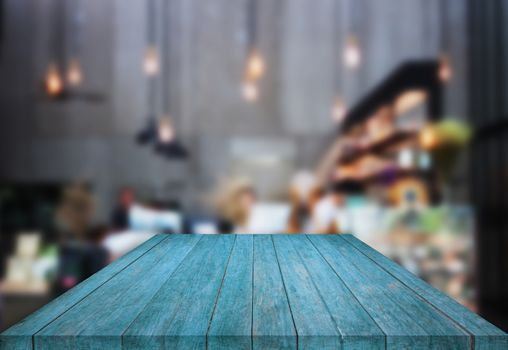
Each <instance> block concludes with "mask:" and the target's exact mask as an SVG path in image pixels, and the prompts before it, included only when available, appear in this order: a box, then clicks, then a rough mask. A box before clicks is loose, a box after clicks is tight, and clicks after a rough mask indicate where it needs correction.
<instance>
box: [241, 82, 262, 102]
mask: <svg viewBox="0 0 508 350" xmlns="http://www.w3.org/2000/svg"><path fill="white" fill-rule="evenodd" d="M242 92H243V97H244V98H245V100H247V101H248V102H254V101H257V99H258V98H259V89H258V86H257V84H256V83H255V82H254V81H251V80H247V81H245V82H244V83H243V86H242Z"/></svg>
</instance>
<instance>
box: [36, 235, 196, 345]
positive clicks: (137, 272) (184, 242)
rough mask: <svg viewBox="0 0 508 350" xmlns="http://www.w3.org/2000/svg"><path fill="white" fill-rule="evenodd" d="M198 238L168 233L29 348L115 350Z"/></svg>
mask: <svg viewBox="0 0 508 350" xmlns="http://www.w3.org/2000/svg"><path fill="white" fill-rule="evenodd" d="M200 238H201V237H197V236H189V235H169V237H168V238H167V239H165V240H163V241H161V242H160V243H159V244H158V245H156V246H155V247H154V248H153V249H152V250H151V251H150V254H145V255H144V256H142V257H141V258H140V259H138V260H136V261H135V262H134V263H133V264H131V265H130V266H129V268H127V269H125V270H123V271H122V272H121V273H119V274H117V275H116V276H115V277H113V278H112V279H110V280H109V281H108V282H106V283H105V284H103V285H102V286H101V287H100V288H98V289H97V290H95V291H94V292H92V293H90V294H89V295H88V296H87V297H86V298H84V299H83V300H81V301H80V302H79V303H78V304H76V305H75V306H74V307H72V308H71V309H69V310H68V311H66V312H65V313H64V314H63V315H61V316H60V317H59V318H57V319H56V320H54V321H53V322H51V323H50V324H49V325H48V326H46V327H44V329H42V330H41V331H40V332H38V333H37V334H36V335H35V337H34V346H35V349H37V350H39V349H55V348H70V349H80V348H87V349H88V348H97V349H101V348H102V349H115V348H116V349H119V348H121V346H122V344H121V337H120V335H121V334H122V332H123V331H124V330H125V329H127V327H128V326H129V325H130V323H131V322H132V321H133V320H134V319H135V318H136V316H137V315H139V313H140V312H141V311H142V310H143V308H144V306H145V305H146V303H147V302H148V301H149V300H150V298H151V297H152V296H153V295H155V293H156V292H157V291H158V290H159V288H160V286H161V285H162V284H163V283H164V282H165V281H166V280H167V279H168V278H169V277H170V276H171V274H172V273H173V272H174V271H175V270H176V268H177V267H178V266H179V264H180V263H181V261H182V260H183V259H184V258H185V256H186V255H187V254H188V253H189V252H190V251H191V250H192V248H193V247H194V246H195V245H196V243H197V242H198V241H199V240H200Z"/></svg>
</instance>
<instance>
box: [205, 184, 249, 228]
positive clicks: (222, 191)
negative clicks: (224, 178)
mask: <svg viewBox="0 0 508 350" xmlns="http://www.w3.org/2000/svg"><path fill="white" fill-rule="evenodd" d="M256 200H257V196H256V192H255V190H254V188H253V187H252V185H251V184H250V182H249V181H247V180H243V179H239V180H233V181H231V182H228V183H226V184H224V185H222V186H220V188H219V190H218V191H217V193H216V194H215V199H214V205H215V207H216V211H217V215H218V216H219V230H220V232H222V233H233V232H236V233H246V232H247V230H248V222H249V216H250V213H251V211H252V208H253V206H254V204H255V203H256Z"/></svg>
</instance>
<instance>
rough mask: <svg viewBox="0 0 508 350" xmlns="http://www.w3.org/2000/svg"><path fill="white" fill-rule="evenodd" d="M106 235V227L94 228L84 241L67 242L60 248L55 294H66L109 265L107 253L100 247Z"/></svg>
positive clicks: (89, 231)
mask: <svg viewBox="0 0 508 350" xmlns="http://www.w3.org/2000/svg"><path fill="white" fill-rule="evenodd" d="M107 233H108V229H107V227H106V226H102V225H99V226H95V227H93V228H92V229H90V230H88V232H87V235H86V239H85V240H84V241H77V240H74V241H68V242H66V243H65V244H64V245H62V247H60V251H59V254H58V258H59V267H58V273H57V279H56V285H55V292H56V293H57V294H61V293H64V292H66V291H67V290H69V289H71V288H72V287H74V286H75V285H77V284H78V283H80V282H82V281H84V280H85V279H87V278H88V277H90V276H91V275H93V274H94V273H96V272H97V271H99V270H100V269H102V268H103V267H105V266H106V265H107V264H108V263H109V261H110V256H109V252H108V250H107V249H106V248H104V247H102V246H101V243H102V241H103V240H104V238H105V237H106V236H107Z"/></svg>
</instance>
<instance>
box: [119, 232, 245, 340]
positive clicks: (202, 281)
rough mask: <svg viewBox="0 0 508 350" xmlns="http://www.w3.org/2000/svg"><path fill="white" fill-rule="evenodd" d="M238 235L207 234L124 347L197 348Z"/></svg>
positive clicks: (138, 320)
mask: <svg viewBox="0 0 508 350" xmlns="http://www.w3.org/2000/svg"><path fill="white" fill-rule="evenodd" d="M235 239H236V236H234V235H227V236H226V235H224V236H222V235H209V236H204V237H203V239H202V240H201V242H199V244H198V245H197V246H196V249H195V250H194V251H193V253H192V255H190V256H189V257H188V258H187V259H186V260H185V261H184V262H183V264H182V265H181V266H180V267H179V268H178V270H177V271H176V272H175V274H174V275H173V276H172V277H171V278H170V279H169V280H168V281H167V282H166V283H165V284H164V285H163V286H162V288H161V289H160V290H159V292H158V293H157V294H156V295H155V296H154V297H153V299H152V300H151V301H150V302H149V303H148V305H146V307H145V308H144V310H143V312H141V313H140V314H139V316H138V317H137V318H136V319H135V320H134V321H133V322H132V324H131V325H130V326H129V328H128V329H127V330H126V331H125V333H124V335H123V337H122V338H123V341H122V343H123V349H154V348H162V347H163V348H166V349H197V348H205V347H206V332H207V330H208V325H209V322H210V319H211V317H212V313H213V309H214V306H215V303H216V300H217V296H218V295H219V291H220V287H221V285H222V281H223V278H224V274H225V272H226V268H227V265H228V261H229V257H230V255H231V251H232V248H233V245H234V241H235Z"/></svg>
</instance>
